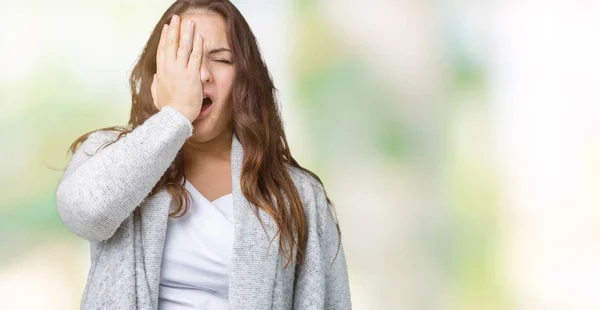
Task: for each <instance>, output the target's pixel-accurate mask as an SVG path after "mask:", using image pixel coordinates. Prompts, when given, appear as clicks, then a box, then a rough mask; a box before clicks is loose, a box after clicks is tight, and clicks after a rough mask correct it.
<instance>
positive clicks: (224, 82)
mask: <svg viewBox="0 0 600 310" xmlns="http://www.w3.org/2000/svg"><path fill="white" fill-rule="evenodd" d="M234 80H235V73H234V72H232V71H231V70H223V71H221V72H219V73H218V75H217V77H216V82H217V87H218V88H219V92H223V93H227V94H230V93H231V90H232V89H233V81H234Z"/></svg>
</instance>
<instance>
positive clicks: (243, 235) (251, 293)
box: [136, 134, 279, 309]
mask: <svg viewBox="0 0 600 310" xmlns="http://www.w3.org/2000/svg"><path fill="white" fill-rule="evenodd" d="M243 159H244V150H243V147H242V144H241V143H240V141H239V140H238V138H237V136H236V135H235V134H233V137H232V141H231V180H232V195H233V215H234V223H233V228H234V234H233V235H234V241H233V249H232V256H231V261H232V270H231V272H230V274H229V304H230V308H231V309H238V308H247V309H267V308H268V309H270V302H271V299H272V296H273V286H274V283H275V278H276V275H277V268H279V265H278V263H279V260H278V257H279V235H277V236H276V232H277V225H276V223H275V222H274V221H273V219H272V218H271V216H269V215H268V214H267V213H266V212H265V211H263V210H262V209H258V210H257V214H258V216H260V218H261V219H262V221H263V224H264V228H263V226H262V225H261V223H260V222H259V220H258V218H257V215H256V214H255V211H254V210H255V209H256V207H255V206H254V205H252V204H251V203H250V202H249V201H248V200H247V199H246V198H245V197H244V195H243V194H242V190H241V188H240V176H241V170H242V165H243ZM149 200H154V201H147V203H148V205H147V206H146V208H140V209H141V223H142V227H152V229H141V231H142V233H141V234H142V236H141V237H142V238H141V239H142V240H141V242H142V245H143V246H142V248H143V254H144V255H143V256H144V268H143V272H145V277H144V278H145V279H146V281H147V284H148V290H149V293H150V298H151V304H152V306H153V308H154V309H156V308H157V303H158V287H159V282H160V265H161V260H162V254H163V253H162V251H163V247H164V242H165V234H166V230H167V220H168V212H169V209H170V208H169V207H170V205H171V196H170V194H169V193H168V192H167V191H166V190H161V191H159V192H158V193H157V194H156V195H155V196H154V197H151V198H149ZM150 205H151V206H150ZM271 239H273V240H272V241H271ZM136 270H140V272H141V270H142V269H139V268H136ZM248 283H254V285H248ZM256 283H261V285H256Z"/></svg>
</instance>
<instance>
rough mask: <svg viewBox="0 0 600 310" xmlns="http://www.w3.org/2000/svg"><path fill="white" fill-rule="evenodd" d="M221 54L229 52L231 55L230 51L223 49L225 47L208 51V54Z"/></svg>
mask: <svg viewBox="0 0 600 310" xmlns="http://www.w3.org/2000/svg"><path fill="white" fill-rule="evenodd" d="M221 52H230V53H231V50H230V49H228V48H225V47H219V48H215V49H212V50H210V51H209V52H208V53H209V54H216V53H221ZM232 54H233V53H232Z"/></svg>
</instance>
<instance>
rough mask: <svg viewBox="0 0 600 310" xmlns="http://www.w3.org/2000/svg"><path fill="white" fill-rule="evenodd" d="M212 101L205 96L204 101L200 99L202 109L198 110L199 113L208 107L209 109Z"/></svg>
mask: <svg viewBox="0 0 600 310" xmlns="http://www.w3.org/2000/svg"><path fill="white" fill-rule="evenodd" d="M212 103H213V101H212V99H211V98H210V97H208V96H206V97H204V99H202V108H201V109H200V111H204V110H206V109H208V107H210V106H211V105H212Z"/></svg>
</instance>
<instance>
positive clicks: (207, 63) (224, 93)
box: [181, 11, 235, 143]
mask: <svg viewBox="0 0 600 310" xmlns="http://www.w3.org/2000/svg"><path fill="white" fill-rule="evenodd" d="M181 19H182V23H181V25H186V23H185V22H186V21H187V20H190V19H191V20H193V21H194V24H195V27H194V29H195V30H194V32H195V33H198V32H199V33H200V35H201V36H202V37H203V38H204V52H203V54H202V65H201V68H200V75H201V78H202V87H203V91H204V94H207V93H208V94H210V97H211V98H212V106H211V107H210V111H208V114H206V115H202V114H201V115H202V116H201V117H199V118H197V119H196V120H195V121H194V122H192V126H193V127H194V140H195V141H196V142H200V143H203V142H207V141H209V140H212V139H214V138H216V137H217V136H219V135H221V134H224V133H225V132H227V133H229V132H230V123H231V119H232V116H231V114H232V112H231V111H232V107H231V91H232V89H233V80H234V78H235V66H234V65H233V54H232V52H231V48H230V46H229V43H228V41H227V25H226V24H225V20H224V19H223V17H221V15H219V14H217V13H214V12H206V11H189V12H186V13H184V14H182V15H181Z"/></svg>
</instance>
